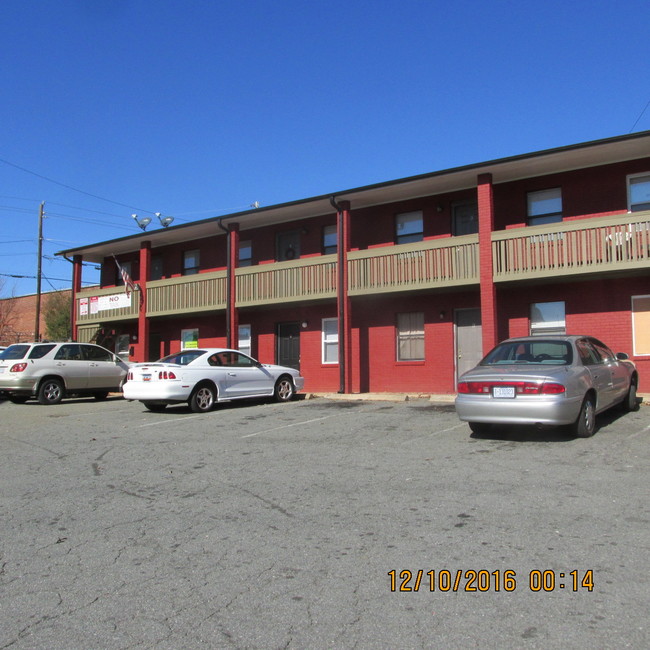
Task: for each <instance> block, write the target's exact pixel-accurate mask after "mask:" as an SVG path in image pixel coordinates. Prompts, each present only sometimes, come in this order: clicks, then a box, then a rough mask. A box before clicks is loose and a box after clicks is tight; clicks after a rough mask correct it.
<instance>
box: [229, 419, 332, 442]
mask: <svg viewBox="0 0 650 650" xmlns="http://www.w3.org/2000/svg"><path fill="white" fill-rule="evenodd" d="M339 415H340V414H339V413H336V414H334V415H325V416H324V417H322V418H314V419H313V420H303V421H302V422H293V423H292V424H284V425H282V426H281V427H273V428H272V429H262V430H261V431H256V432H255V433H247V434H246V435H245V436H241V437H242V438H252V437H253V436H259V435H260V434H262V433H270V432H271V431H280V430H281V429H290V428H291V427H299V426H301V425H303V424H311V423H312V422H320V421H321V420H329V419H330V418H334V417H337V416H339Z"/></svg>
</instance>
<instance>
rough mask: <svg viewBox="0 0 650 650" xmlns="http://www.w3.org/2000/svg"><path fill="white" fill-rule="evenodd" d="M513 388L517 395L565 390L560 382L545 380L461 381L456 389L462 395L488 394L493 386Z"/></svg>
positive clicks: (545, 393) (558, 393)
mask: <svg viewBox="0 0 650 650" xmlns="http://www.w3.org/2000/svg"><path fill="white" fill-rule="evenodd" d="M506 387H510V388H514V389H515V393H516V394H517V395H560V394H561V393H564V392H565V391H566V387H565V386H563V385H562V384H556V383H554V382H550V381H546V382H542V381H508V382H503V381H461V382H459V383H458V386H457V390H458V393H459V394H463V395H489V394H491V393H492V389H493V388H506Z"/></svg>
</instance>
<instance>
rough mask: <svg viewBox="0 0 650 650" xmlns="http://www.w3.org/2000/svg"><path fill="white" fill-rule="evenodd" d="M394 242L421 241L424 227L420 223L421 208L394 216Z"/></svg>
mask: <svg viewBox="0 0 650 650" xmlns="http://www.w3.org/2000/svg"><path fill="white" fill-rule="evenodd" d="M395 229H396V235H395V242H396V243H397V244H409V243H410V242H416V241H422V239H423V235H424V228H423V225H422V210H417V211H415V212H402V213H401V214H398V215H396V216H395Z"/></svg>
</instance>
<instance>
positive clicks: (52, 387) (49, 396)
mask: <svg viewBox="0 0 650 650" xmlns="http://www.w3.org/2000/svg"><path fill="white" fill-rule="evenodd" d="M64 390H65V389H64V387H63V382H62V381H61V380H60V379H56V378H55V377H52V378H50V379H44V380H43V381H42V382H41V385H40V386H39V388H38V402H39V404H46V405H50V404H58V403H59V402H60V401H61V400H62V399H63V393H64Z"/></svg>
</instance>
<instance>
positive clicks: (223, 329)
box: [59, 132, 650, 393]
mask: <svg viewBox="0 0 650 650" xmlns="http://www.w3.org/2000/svg"><path fill="white" fill-rule="evenodd" d="M59 255H65V256H66V257H67V258H68V259H70V260H71V261H72V262H73V292H74V314H73V324H74V332H75V333H76V337H77V338H78V340H80V341H89V340H97V341H98V342H101V343H103V344H105V345H107V346H109V347H112V348H114V349H116V351H122V352H123V353H124V354H126V352H127V351H128V353H129V358H130V359H131V360H135V361H147V360H153V359H156V358H159V357H161V356H163V355H165V354H168V353H171V352H174V351H176V350H178V349H180V348H181V347H182V346H196V345H199V346H229V347H239V348H240V349H243V350H245V351H247V352H249V353H250V354H252V355H253V356H255V357H257V358H259V359H260V360H262V361H264V362H277V363H282V364H285V365H291V366H294V367H299V368H300V370H301V372H302V374H303V375H304V376H305V378H306V389H307V390H310V391H314V390H317V391H340V392H368V391H374V392H382V391H417V392H422V393H452V392H454V390H455V381H456V377H457V376H458V374H460V373H461V372H463V371H464V370H465V369H467V368H469V367H471V366H472V365H474V364H475V363H476V362H477V361H478V360H479V359H480V358H481V356H482V355H483V353H485V352H487V351H488V349H489V348H491V347H492V346H493V345H495V344H496V343H497V342H498V341H499V340H501V339H504V338H507V337H509V336H518V335H527V334H530V333H532V334H538V333H539V334H543V333H545V332H567V333H587V334H591V335H594V336H596V337H599V338H602V339H603V340H604V341H606V342H607V343H608V344H609V345H611V346H612V347H613V348H615V351H624V352H627V353H628V354H629V355H630V356H631V358H633V359H634V360H635V361H636V363H637V365H638V367H639V372H640V377H641V385H642V386H643V385H645V384H644V382H645V381H646V380H647V381H648V383H649V384H650V132H642V133H635V134H632V135H626V136H622V137H617V138H610V139H606V140H599V141H594V142H587V143H582V144H577V145H572V146H567V147H562V148H558V149H551V150H546V151H540V152H534V153H530V154H524V155H520V156H514V157H509V158H503V159H499V160H491V161H488V162H481V163H476V164H473V165H467V166H463V167H457V168H453V169H446V170H441V171H437V172H433V173H429V174H422V175H418V176H413V177H409V178H403V179H399V180H394V181H389V182H386V183H379V184H374V185H369V186H366V187H359V188H355V189H350V190H345V191H339V192H334V193H327V194H323V195H321V196H316V197H311V198H308V199H304V200H299V201H293V202H290V203H284V204H280V205H272V206H268V207H262V208H256V209H251V210H248V211H245V212H239V213H236V214H229V215H226V216H222V217H216V218H212V219H206V220H202V221H197V222H193V223H189V224H184V225H179V226H171V227H168V228H160V229H158V230H154V231H150V232H143V233H141V234H138V235H133V236H129V237H123V238H120V239H114V240H111V241H105V242H99V243H95V244H90V245H88V246H83V247H80V248H75V249H70V250H66V251H62V252H60V253H59ZM114 257H115V259H117V260H118V261H119V263H120V264H121V265H122V267H123V268H125V269H126V270H127V271H128V272H129V273H130V275H131V277H132V278H133V280H134V281H135V282H136V283H137V284H138V285H139V289H138V290H136V291H133V292H131V293H130V294H129V295H128V296H127V294H126V293H125V292H124V287H123V286H120V283H121V275H120V272H119V271H118V268H117V265H116V263H115V259H114ZM83 262H92V263H95V264H101V265H102V272H101V285H100V286H101V288H100V289H93V290H83V289H82V288H81V274H82V264H83Z"/></svg>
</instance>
